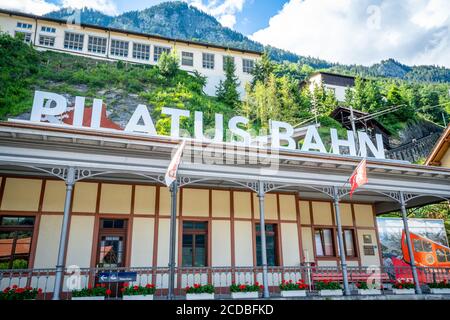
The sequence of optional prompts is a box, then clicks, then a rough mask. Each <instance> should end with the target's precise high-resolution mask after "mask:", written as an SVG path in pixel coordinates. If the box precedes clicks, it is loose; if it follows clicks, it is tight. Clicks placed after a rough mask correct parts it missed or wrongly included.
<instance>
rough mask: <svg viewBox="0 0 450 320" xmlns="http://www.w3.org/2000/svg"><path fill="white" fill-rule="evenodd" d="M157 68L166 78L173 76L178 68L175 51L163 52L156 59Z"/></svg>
mask: <svg viewBox="0 0 450 320" xmlns="http://www.w3.org/2000/svg"><path fill="white" fill-rule="evenodd" d="M158 68H159V71H160V72H161V74H162V75H163V76H165V77H167V78H170V77H173V76H175V74H176V73H177V71H178V70H179V58H178V56H177V54H176V52H175V51H172V52H170V53H166V52H163V53H162V54H161V56H160V57H159V60H158Z"/></svg>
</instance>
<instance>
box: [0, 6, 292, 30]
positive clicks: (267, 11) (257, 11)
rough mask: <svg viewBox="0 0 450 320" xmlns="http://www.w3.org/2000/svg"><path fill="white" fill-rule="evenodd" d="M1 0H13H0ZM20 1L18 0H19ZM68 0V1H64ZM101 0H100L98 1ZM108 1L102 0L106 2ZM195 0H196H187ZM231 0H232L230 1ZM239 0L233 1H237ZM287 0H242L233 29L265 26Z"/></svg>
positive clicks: (119, 8) (128, 8)
mask: <svg viewBox="0 0 450 320" xmlns="http://www.w3.org/2000/svg"><path fill="white" fill-rule="evenodd" d="M1 1H14V0H1ZM1 1H0V2H1ZM19 1H20V0H19ZM46 2H48V3H52V4H55V5H58V6H60V5H61V4H63V3H64V1H63V0H47V1H46ZM66 2H70V1H66ZM79 2H82V1H77V0H74V1H73V3H79ZM100 2H101V1H100ZM107 2H108V1H103V3H107ZM111 2H113V3H114V4H115V6H116V9H117V13H122V12H126V11H131V10H141V9H145V8H148V7H150V6H152V5H155V4H158V3H161V2H164V0H162V1H161V0H138V1H130V0H111ZM187 2H193V3H194V5H195V2H197V1H187ZM201 2H202V3H203V4H205V5H206V6H207V5H208V4H209V3H213V2H216V3H218V4H220V3H223V2H225V1H201ZM230 2H233V1H230ZM238 2H240V1H235V3H238ZM286 2H288V0H269V1H268V0H247V1H242V3H243V6H242V10H235V12H234V13H233V14H234V16H235V18H236V23H235V24H233V29H235V30H236V31H239V32H241V33H243V34H245V35H250V34H253V33H254V32H256V31H258V30H260V29H262V28H265V27H267V26H268V24H269V19H270V17H272V16H274V15H275V14H276V13H277V12H278V11H280V10H281V9H282V7H283V4H285V3H286Z"/></svg>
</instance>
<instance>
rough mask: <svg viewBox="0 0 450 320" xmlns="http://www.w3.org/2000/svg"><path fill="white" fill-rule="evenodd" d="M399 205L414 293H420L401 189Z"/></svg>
mask: <svg viewBox="0 0 450 320" xmlns="http://www.w3.org/2000/svg"><path fill="white" fill-rule="evenodd" d="M400 206H401V210H402V218H403V228H404V229H405V235H406V246H407V247H408V254H409V264H410V266H411V270H412V274H413V279H414V284H415V286H416V293H417V294H422V289H421V288H420V282H419V277H418V275H417V268H416V262H415V261H414V251H413V249H412V243H411V236H410V233H409V227H408V217H407V214H406V204H405V195H404V194H403V191H400Z"/></svg>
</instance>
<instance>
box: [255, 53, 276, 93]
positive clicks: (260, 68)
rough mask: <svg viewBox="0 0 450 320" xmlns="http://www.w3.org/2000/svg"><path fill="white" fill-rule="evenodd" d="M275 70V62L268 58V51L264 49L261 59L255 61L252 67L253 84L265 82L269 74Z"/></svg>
mask: <svg viewBox="0 0 450 320" xmlns="http://www.w3.org/2000/svg"><path fill="white" fill-rule="evenodd" d="M274 70H275V64H274V63H273V62H272V60H270V57H269V53H268V52H267V51H266V52H264V54H263V55H262V57H261V59H260V60H258V61H257V62H256V63H255V67H254V68H253V72H252V75H253V82H252V86H254V85H255V84H256V83H257V82H261V83H267V81H268V80H269V77H270V75H271V74H273V72H274Z"/></svg>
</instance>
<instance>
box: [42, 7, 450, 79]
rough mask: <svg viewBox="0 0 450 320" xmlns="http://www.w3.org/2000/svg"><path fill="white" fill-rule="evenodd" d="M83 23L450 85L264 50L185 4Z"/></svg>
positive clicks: (429, 75)
mask: <svg viewBox="0 0 450 320" xmlns="http://www.w3.org/2000/svg"><path fill="white" fill-rule="evenodd" d="M71 15H73V10H71V9H61V10H58V11H54V12H51V13H48V14H47V15H46V16H48V17H53V18H58V19H64V18H67V17H68V16H71ZM80 21H81V22H82V23H88V24H96V25H101V26H105V27H114V28H120V29H124V30H132V31H138V32H144V33H150V34H157V35H161V36H165V37H171V38H177V39H184V40H191V41H201V42H207V43H214V44H219V45H223V46H229V47H236V48H241V49H248V50H256V51H263V50H268V51H269V52H270V55H271V58H272V59H273V60H275V61H278V62H283V61H288V62H292V63H299V64H307V65H309V66H311V67H312V68H314V69H316V70H317V69H329V71H334V72H339V73H345V74H350V75H360V76H363V77H387V78H399V79H403V80H410V81H421V82H450V69H447V68H444V67H438V66H413V67H410V66H406V65H404V64H401V63H399V62H397V61H395V60H393V59H388V60H384V61H381V62H380V63H377V64H375V65H372V66H369V67H368V66H361V65H342V64H335V63H330V62H327V61H325V60H322V59H317V58H313V57H304V56H299V55H297V54H294V53H292V52H289V51H286V50H282V49H278V48H274V47H271V46H266V47H264V46H263V45H262V44H261V43H258V42H256V41H253V40H251V39H249V38H248V37H246V36H244V35H242V34H241V33H239V32H236V31H233V30H231V29H229V28H225V27H223V26H222V25H221V24H220V23H219V22H218V21H217V20H216V19H215V18H214V17H212V16H210V15H208V14H206V13H205V12H202V11H200V10H199V9H197V8H195V7H193V6H189V5H188V4H186V3H185V2H177V1H174V2H165V3H161V4H159V5H156V6H152V7H150V8H147V9H144V10H141V11H130V12H125V13H123V14H121V15H118V16H116V17H111V16H108V15H105V14H103V13H102V12H99V11H95V10H92V9H83V10H80Z"/></svg>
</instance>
